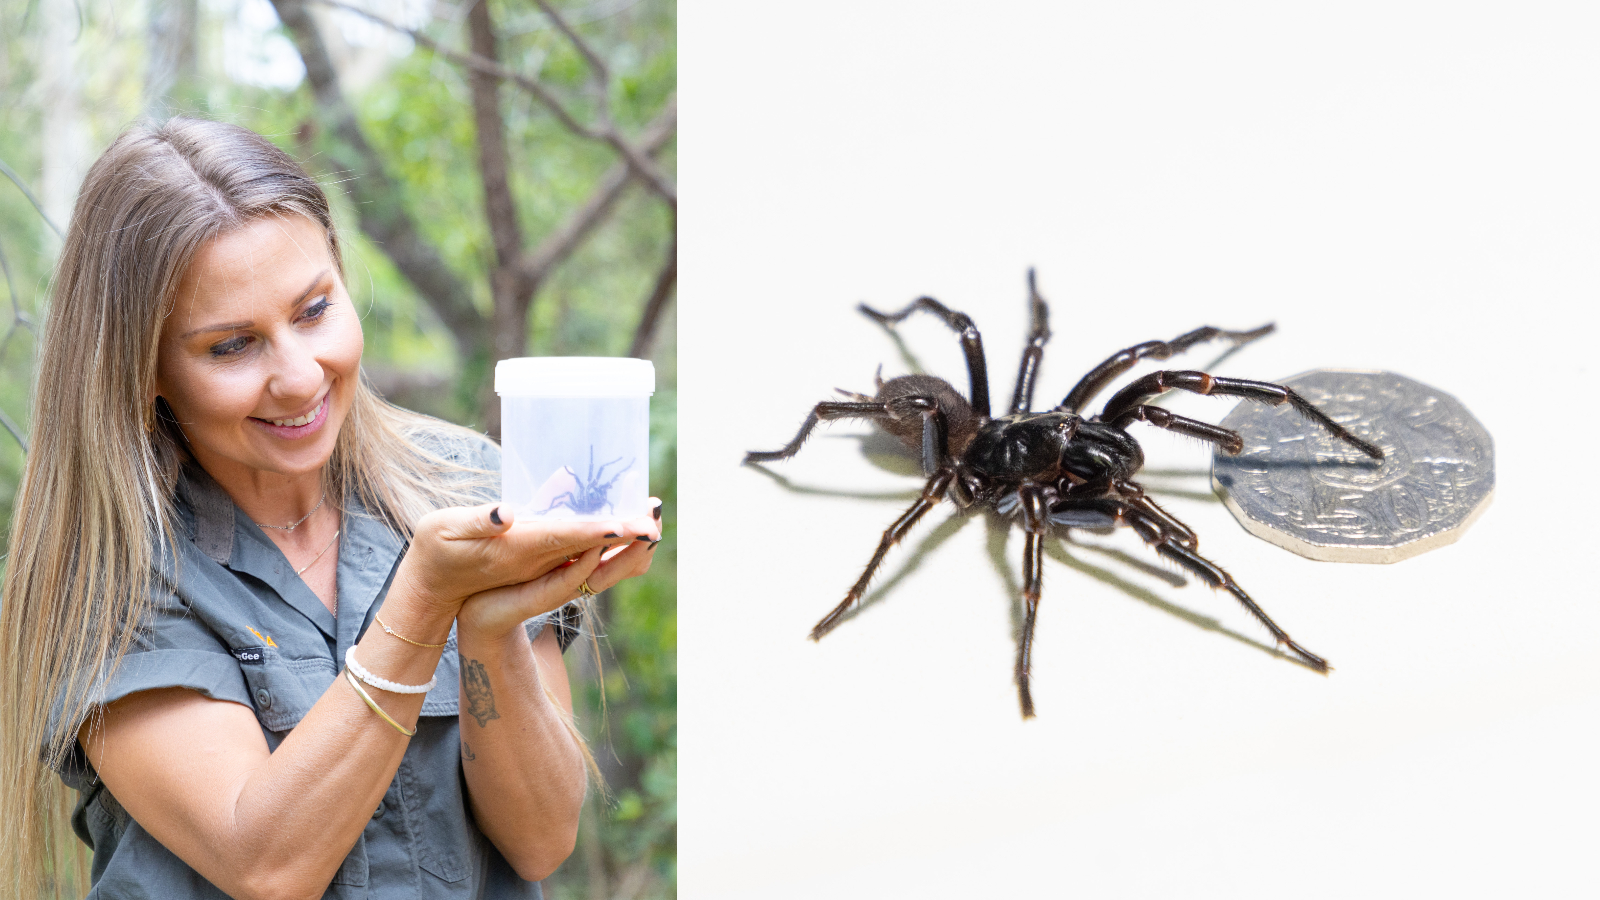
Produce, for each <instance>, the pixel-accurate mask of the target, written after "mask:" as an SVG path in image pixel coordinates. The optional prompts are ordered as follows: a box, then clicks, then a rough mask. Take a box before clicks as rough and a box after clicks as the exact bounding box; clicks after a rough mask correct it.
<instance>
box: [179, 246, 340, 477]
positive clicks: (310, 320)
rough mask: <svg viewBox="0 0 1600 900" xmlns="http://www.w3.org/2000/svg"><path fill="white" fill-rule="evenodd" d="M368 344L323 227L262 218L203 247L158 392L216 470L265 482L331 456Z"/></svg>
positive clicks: (183, 293)
mask: <svg viewBox="0 0 1600 900" xmlns="http://www.w3.org/2000/svg"><path fill="white" fill-rule="evenodd" d="M361 347H362V339H361V322H360V319H359V317H358V316H357V315H356V311H355V309H353V308H352V307H351V304H350V297H349V295H348V294H346V293H345V289H344V282H343V281H342V280H341V279H340V278H339V272H338V267H337V266H336V265H335V264H334V261H333V259H332V257H331V256H330V255H329V250H328V242H327V238H326V236H325V235H324V233H323V230H322V228H321V226H319V225H317V224H316V223H314V222H312V221H310V220H308V219H304V218H300V217H298V216H285V217H270V218H264V219H259V220H257V221H255V222H252V223H250V224H248V225H245V226H244V227H243V228H240V229H238V230H235V231H232V232H228V233H227V234H223V235H221V236H219V237H217V238H215V239H213V240H212V241H210V242H209V243H207V244H205V245H204V246H203V247H201V248H200V251H199V252H198V253H196V254H195V258H194V262H193V263H192V264H191V265H190V266H189V270H188V272H186V273H185V275H184V278H183V282H182V284H181V285H180V286H179V290H178V296H177V298H176V301H175V302H174V305H173V310H172V312H171V313H170V314H169V315H168V316H167V318H166V320H165V321H164V322H163V323H162V328H161V349H160V357H159V359H158V361H157V367H156V392H157V393H158V394H160V395H161V396H162V397H165V398H166V400H167V403H168V404H170V405H171V407H172V411H173V414H174V415H175V416H176V417H177V419H178V422H179V423H181V424H182V426H183V431H184V434H185V435H186V436H187V437H188V439H189V444H190V448H191V450H192V451H193V453H194V455H195V458H196V459H197V460H198V461H199V463H200V465H202V466H203V467H204V468H205V470H206V471H207V472H209V473H210V474H211V475H212V477H214V478H216V479H217V480H218V481H219V482H220V483H222V484H223V486H224V487H229V488H237V489H248V488H246V486H247V485H250V486H254V487H256V488H262V487H266V486H267V485H268V484H270V483H271V482H272V481H273V479H271V477H270V476H271V475H281V476H289V477H293V476H301V475H307V474H312V473H316V472H317V471H319V470H320V469H321V468H322V466H323V465H324V464H326V463H327V461H328V458H329V457H330V456H331V455H332V454H333V446H334V441H335V439H336V438H337V437H338V434H339V426H340V425H341V424H343V422H344V419H345V416H346V415H347V414H348V413H349V411H350V404H351V401H352V398H353V396H354V391H355V386H356V379H357V378H358V377H359V376H358V373H359V371H360V364H361ZM263 475H267V476H268V478H267V479H266V480H265V481H263V480H262V476H263Z"/></svg>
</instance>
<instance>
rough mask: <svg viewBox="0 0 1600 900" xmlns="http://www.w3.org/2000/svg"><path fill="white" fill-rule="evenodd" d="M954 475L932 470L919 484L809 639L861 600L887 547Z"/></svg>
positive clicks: (819, 637)
mask: <svg viewBox="0 0 1600 900" xmlns="http://www.w3.org/2000/svg"><path fill="white" fill-rule="evenodd" d="M954 477H955V469H954V468H952V467H950V466H946V467H944V468H941V469H940V470H939V471H937V472H935V473H933V477H931V478H929V479H928V483H927V484H925V485H924V486H923V488H922V496H921V497H918V498H917V502H915V503H913V504H911V508H910V509H907V510H906V511H905V512H904V513H902V514H901V516H900V518H898V519H896V520H895V521H894V524H893V525H890V526H889V527H888V528H887V529H885V530H884V532H883V538H882V539H881V540H879V541H878V549H877V551H876V552H875V553H873V554H872V560H871V561H870V562H868V563H867V568H866V570H865V571H863V572H862V573H861V577H860V578H858V579H856V583H855V584H854V585H853V586H852V587H851V588H850V592H849V593H848V594H845V597H844V602H842V603H840V604H839V605H838V606H836V607H834V608H833V611H832V612H830V613H828V614H827V615H825V616H823V617H822V620H821V621H819V622H817V624H816V626H815V627H814V628H812V629H811V639H812V640H813V641H819V640H822V636H823V635H825V634H827V633H828V632H830V631H832V630H833V629H834V628H836V627H838V625H839V623H840V622H842V621H844V616H845V613H848V612H849V611H850V608H851V607H853V606H855V605H856V604H857V603H859V602H861V598H862V597H863V596H865V595H866V593H867V585H868V583H870V582H871V581H872V576H873V575H875V574H877V572H878V567H879V566H880V565H882V564H883V558H884V556H886V555H888V553H889V548H890V547H893V546H894V545H895V544H898V543H899V542H900V539H901V538H903V537H905V536H906V532H908V531H910V530H911V528H912V526H914V525H916V524H917V520H918V519H921V518H922V517H923V516H924V515H926V514H927V512H928V510H930V509H933V507H934V504H936V503H938V502H939V501H940V500H943V499H944V494H945V491H946V490H947V489H948V488H949V487H950V482H951V480H952V479H953V478H954Z"/></svg>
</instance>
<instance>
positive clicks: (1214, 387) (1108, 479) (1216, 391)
mask: <svg viewBox="0 0 1600 900" xmlns="http://www.w3.org/2000/svg"><path fill="white" fill-rule="evenodd" d="M1028 292H1029V302H1030V305H1031V311H1032V330H1031V333H1030V335H1029V338H1028V343H1027V346H1026V347H1025V348H1024V350H1023V353H1022V365H1021V369H1020V371H1019V373H1018V375H1017V387H1016V392H1015V393H1014V394H1013V395H1012V398H1011V407H1010V411H1009V412H1008V413H1007V414H1005V415H1003V416H990V415H989V378H988V372H987V366H986V361H985V358H984V354H983V339H982V337H981V336H980V335H979V334H978V329H977V327H976V326H974V325H973V324H972V319H971V318H970V317H968V316H967V315H966V314H965V313H960V312H955V311H953V310H950V309H946V308H945V307H944V305H943V304H941V303H939V302H938V301H937V300H934V299H933V298H931V297H922V298H919V299H918V300H916V301H915V302H913V303H912V304H911V305H910V306H907V307H906V308H905V309H903V310H901V311H900V312H897V313H893V314H887V313H881V312H878V311H876V310H873V309H870V308H868V307H866V306H864V305H863V306H862V307H861V311H862V312H863V313H865V314H866V315H867V316H868V317H870V318H872V319H874V320H875V321H877V322H879V323H881V324H883V325H884V326H886V327H892V326H893V325H894V324H895V323H896V322H899V321H900V320H902V319H904V318H906V317H907V316H909V315H911V314H912V313H914V312H917V311H918V310H923V311H926V312H929V313H932V314H934V315H936V316H938V317H940V318H941V319H943V320H944V322H945V324H946V325H948V326H950V328H951V329H953V330H954V331H956V332H957V333H958V334H959V335H960V337H961V347H962V351H963V352H964V353H965V355H966V359H967V375H968V378H969V380H970V389H969V391H968V395H967V396H965V397H963V396H962V395H961V393H960V392H959V391H957V390H956V389H955V388H954V387H953V386H951V385H950V383H949V382H947V381H945V380H943V379H941V378H936V377H934V376H931V375H903V376H901V377H899V378H892V379H890V380H888V381H884V380H882V379H881V378H880V379H879V380H878V392H877V394H875V395H872V396H868V395H866V394H855V393H849V392H845V395H846V396H847V397H849V398H850V399H849V400H846V401H824V402H822V403H818V404H817V405H816V407H814V408H813V409H812V410H811V415H810V416H808V417H807V418H806V420H805V422H804V424H802V425H801V426H800V431H799V433H798V434H796V435H795V437H794V440H792V441H790V442H789V443H788V445H787V446H785V447H784V448H783V449H781V450H774V451H770V452H751V453H748V454H746V455H745V458H744V461H745V462H746V463H755V462H769V461H772V460H778V459H787V458H789V457H791V456H793V455H795V453H797V452H799V450H800V445H801V444H803V443H804V442H805V439H806V437H807V436H808V435H809V434H810V433H811V431H812V429H814V428H815V427H816V425H817V423H818V422H820V421H824V420H831V419H851V418H857V419H870V420H872V421H874V422H877V423H878V424H879V425H880V426H882V427H883V428H884V429H885V430H886V431H888V432H889V433H891V434H893V435H895V436H896V437H898V438H899V439H900V440H901V441H902V442H903V443H904V444H905V445H906V446H907V447H908V448H910V449H911V450H913V451H914V452H916V453H918V454H919V455H920V456H921V458H922V469H923V472H924V474H926V475H927V476H928V480H927V483H926V484H925V485H924V486H923V489H922V496H921V497H919V498H918V499H917V502H916V503H914V504H912V506H911V508H910V509H908V510H906V511H905V513H904V514H902V515H901V516H900V518H899V519H898V520H896V521H895V523H894V524H893V525H890V526H889V528H888V530H886V531H885V532H884V533H883V539H882V540H880V541H879V542H878V549H877V552H876V553H874V554H873V555H872V560H871V561H870V562H868V563H867V568H866V571H864V572H862V573H861V577H860V578H859V579H857V580H856V583H855V585H854V586H853V587H851V588H850V592H849V593H848V594H846V595H845V598H844V601H843V602H842V603H840V604H839V605H838V606H837V607H835V608H834V609H833V611H832V612H830V613H828V615H826V616H824V617H823V619H822V621H820V622H818V623H817V625H816V627H815V628H813V629H812V630H811V637H812V638H813V639H817V638H820V637H822V636H823V635H824V634H827V633H828V632H829V631H831V630H833V628H834V627H835V626H837V625H838V624H839V622H840V621H841V620H842V618H843V616H844V615H845V613H847V612H848V611H849V610H850V609H851V608H852V607H853V606H855V604H856V603H858V602H859V601H860V600H861V598H862V596H863V595H864V594H865V593H866V590H867V584H868V583H869V582H870V581H871V580H872V576H873V574H874V573H875V572H876V571H877V570H878V567H879V566H880V565H881V564H882V563H883V558H884V556H885V555H886V554H887V553H888V551H889V548H890V547H892V546H894V544H895V543H897V542H898V541H899V540H900V539H901V538H902V537H904V536H905V534H906V532H908V531H910V529H911V527H912V526H913V525H915V524H916V522H917V520H918V519H920V518H922V516H923V515H924V514H925V513H927V511H928V510H929V509H932V508H933V506H934V504H936V503H938V502H939V501H940V500H944V499H946V498H948V499H950V500H951V501H953V502H954V503H956V504H957V505H958V506H961V507H969V506H973V505H978V506H982V507H986V508H989V509H992V510H994V511H995V512H997V513H999V514H1000V515H1002V516H1006V517H1011V518H1015V519H1016V520H1017V522H1018V524H1020V525H1021V527H1022V530H1023V532H1024V534H1025V535H1026V545H1025V547H1024V550H1023V566H1022V567H1023V602H1024V604H1025V606H1026V614H1025V617H1024V620H1023V626H1022V636H1021V639H1020V640H1019V642H1018V647H1017V668H1016V677H1017V690H1018V693H1019V695H1020V698H1021V702H1022V714H1023V715H1024V716H1032V715H1033V697H1032V695H1031V693H1030V691H1029V687H1028V671H1029V656H1030V653H1031V651H1032V645H1033V628H1034V621H1035V616H1036V614H1037V612H1038V606H1039V592H1040V564H1041V562H1042V556H1043V547H1044V537H1045V535H1047V534H1049V533H1050V532H1051V531H1052V530H1053V529H1058V528H1074V527H1076V528H1109V527H1112V526H1116V525H1128V526H1130V527H1132V528H1133V529H1134V531H1136V532H1137V533H1138V534H1139V536H1140V537H1141V538H1143V539H1144V540H1145V541H1146V542H1147V543H1149V544H1150V545H1151V546H1153V547H1154V548H1155V550H1156V552H1157V553H1159V554H1161V555H1162V556H1165V557H1167V558H1168V559H1171V560H1172V561H1174V562H1176V563H1177V564H1178V565H1179V566H1182V567H1183V568H1185V569H1187V570H1189V571H1190V572H1193V573H1194V574H1195V575H1196V576H1198V577H1199V578H1201V579H1202V580H1204V581H1205V582H1206V583H1207V584H1209V585H1211V586H1212V587H1213V588H1221V589H1223V590H1226V591H1228V592H1229V593H1230V594H1232V595H1233V596H1234V597H1235V598H1237V599H1238V600H1239V602H1240V603H1242V604H1244V607H1245V608H1246V609H1247V610H1249V611H1250V613H1251V615H1253V616H1255V617H1256V619H1257V620H1258V621H1259V622H1260V623H1261V624H1262V625H1264V626H1266V628H1267V630H1268V631H1270V632H1272V636H1273V638H1274V639H1275V640H1276V641H1277V642H1278V643H1280V644H1282V645H1284V646H1286V647H1288V648H1289V650H1290V651H1291V652H1293V653H1294V654H1295V655H1296V656H1298V657H1299V658H1300V659H1301V660H1302V661H1303V662H1304V663H1306V664H1307V665H1309V666H1310V667H1312V668H1313V669H1316V670H1317V671H1319V672H1326V671H1327V669H1328V663H1327V662H1326V661H1325V660H1323V659H1322V657H1320V656H1317V655H1316V654H1314V653H1312V652H1310V651H1309V650H1306V649H1305V648H1304V647H1301V646H1300V645H1299V644H1297V643H1295V642H1294V641H1292V640H1290V638H1289V635H1288V634H1287V633H1286V632H1284V630H1283V629H1281V628H1279V627H1278V626H1277V625H1276V624H1275V623H1274V622H1273V621H1272V619H1270V618H1268V617H1267V614H1266V613H1265V612H1263V611H1262V610H1261V607H1259V606H1257V605H1256V604H1255V601H1253V600H1251V599H1250V596H1249V595H1248V594H1246V593H1245V592H1244V590H1243V589H1242V588H1240V587H1239V586H1238V584H1236V583H1234V581H1233V578H1232V577H1230V576H1229V575H1228V573H1226V572H1224V571H1223V570H1222V569H1221V568H1219V567H1218V566H1217V565H1216V564H1214V563H1212V562H1210V561H1209V560H1206V559H1205V558H1203V557H1201V556H1200V554H1199V553H1197V552H1195V551H1196V548H1197V547H1198V546H1199V543H1200V542H1199V538H1197V537H1196V536H1195V533H1194V532H1193V531H1191V530H1189V528H1188V526H1186V525H1184V524H1183V523H1182V522H1179V521H1178V520H1177V519H1175V518H1173V517H1172V516H1171V515H1169V514H1167V513H1166V512H1165V511H1164V510H1162V509H1161V508H1160V507H1159V506H1157V505H1156V504H1155V502H1154V501H1153V500H1151V499H1150V498H1149V497H1148V496H1146V495H1145V492H1144V489H1143V488H1141V487H1140V486H1139V485H1138V483H1136V482H1135V481H1134V480H1133V476H1134V475H1136V474H1138V472H1139V470H1140V468H1142V467H1143V466H1144V453H1143V452H1142V451H1141V450H1140V449H1139V443H1138V441H1136V440H1134V439H1133V437H1132V436H1131V435H1130V434H1128V432H1127V427H1128V426H1129V425H1131V424H1132V423H1134V422H1145V423H1147V424H1150V425H1153V426H1155V427H1157V428H1162V429H1166V430H1168V431H1173V432H1177V433H1178V434H1185V435H1189V436H1190V437H1195V438H1199V439H1200V440H1202V441H1207V442H1209V443H1213V444H1217V445H1218V446H1220V447H1222V449H1223V450H1225V451H1227V452H1229V453H1237V452H1239V450H1240V449H1241V448H1242V446H1243V441H1242V440H1241V439H1240V437H1239V435H1238V434H1237V433H1235V432H1233V431H1229V430H1228V429H1226V428H1222V427H1220V426H1217V425H1212V424H1209V423H1207V422H1201V421H1199V420H1197V419H1190V418H1187V417H1184V416H1180V415H1177V414H1175V413H1172V412H1169V411H1168V410H1166V409H1164V408H1162V407H1159V406H1152V405H1149V404H1147V403H1146V402H1145V401H1147V400H1150V399H1152V398H1154V397H1155V396H1157V395H1158V394H1161V393H1163V392H1165V391H1169V390H1181V391H1190V392H1193V393H1197V394H1213V395H1218V396H1228V397H1242V398H1245V399H1247V400H1258V401H1262V402H1266V403H1273V404H1279V403H1289V404H1290V405H1292V406H1293V407H1294V408H1295V409H1296V410H1298V411H1299V412H1300V413H1301V414H1302V415H1304V416H1306V417H1307V418H1309V419H1311V420H1312V421H1314V422H1316V423H1317V424H1318V425H1320V426H1321V427H1323V428H1326V429H1327V430H1328V431H1329V432H1331V433H1332V434H1333V435H1334V436H1335V437H1337V438H1339V439H1340V440H1342V441H1344V442H1346V443H1348V444H1350V445H1351V446H1352V447H1355V448H1356V449H1357V450H1359V451H1361V452H1362V453H1365V454H1366V455H1368V456H1370V457H1372V458H1374V459H1382V458H1383V450H1382V449H1380V448H1379V447H1377V446H1375V445H1373V444H1370V443H1368V442H1366V441H1364V440H1362V439H1361V438H1358V437H1356V436H1355V435H1353V434H1351V433H1350V432H1349V431H1347V430H1346V429H1345V428H1344V427H1343V426H1341V425H1339V424H1338V423H1337V422H1334V421H1333V420H1332V419H1330V418H1328V416H1327V414H1326V413H1324V412H1322V410H1320V409H1317V408H1316V407H1315V406H1312V405H1311V404H1310V403H1309V402H1307V401H1306V400H1305V398H1303V397H1301V396H1300V395H1299V394H1296V393H1295V392H1294V391H1292V390H1290V389H1289V388H1286V387H1284V386H1282V385H1277V384H1269V383H1267V382H1264V381H1245V380H1242V379H1237V378H1219V377H1216V376H1213V375H1208V374H1206V373H1205V372H1196V371H1170V370H1162V371H1159V372H1152V373H1151V374H1149V375H1146V376H1144V377H1142V378H1139V379H1136V380H1135V381H1133V382H1132V383H1130V384H1128V385H1127V386H1126V387H1124V388H1123V389H1122V390H1120V391H1118V392H1117V393H1116V394H1114V395H1112V397H1111V399H1110V400H1109V401H1107V403H1106V405H1105V407H1104V408H1103V409H1102V410H1101V411H1100V413H1099V414H1098V415H1092V416H1087V417H1086V416H1084V415H1082V414H1081V410H1082V409H1083V407H1084V406H1085V405H1087V404H1088V403H1089V401H1090V400H1092V399H1094V397H1095V396H1096V395H1097V394H1099V393H1100V392H1101V391H1102V390H1104V389H1105V388H1106V386H1107V385H1109V384H1110V383H1111V382H1112V380H1114V379H1115V378H1116V377H1117V376H1119V375H1121V374H1123V373H1124V372H1126V371H1128V370H1129V369H1130V368H1132V367H1133V365H1134V363H1136V362H1138V361H1139V360H1141V359H1166V358H1168V357H1170V356H1172V355H1173V354H1175V353H1181V352H1183V351H1184V350H1187V349H1189V348H1190V347H1192V346H1194V345H1195V344H1198V343H1201V342H1204V341H1210V340H1215V339H1217V338H1224V339H1226V340H1229V341H1232V342H1233V343H1234V344H1236V345H1237V344H1243V343H1245V342H1247V341H1252V340H1255V339H1256V338H1259V337H1261V336H1263V335H1265V334H1267V333H1269V332H1270V331H1272V326H1271V325H1270V324H1269V325H1263V326H1262V327H1260V328H1257V329H1255V330H1254V331H1223V330H1221V329H1218V328H1211V327H1205V328H1197V329H1195V330H1194V331H1191V332H1189V333H1187V334H1184V335H1182V336H1180V337H1177V338H1174V339H1173V340H1171V341H1147V342H1146V343H1143V344H1138V345H1136V346H1133V347H1129V348H1127V349H1126V350H1122V351H1119V352H1117V353H1114V354H1112V355H1111V357H1110V358H1108V359H1107V360H1106V361H1105V362H1103V363H1101V364H1100V365H1098V366H1096V367H1095V368H1094V369H1093V370H1091V371H1090V372H1089V374H1087V375H1085V376H1084V377H1083V378H1082V379H1081V380H1080V381H1079V382H1078V384H1077V386H1076V387H1074V388H1073V389H1072V390H1071V391H1070V392H1068V394H1067V396H1066V399H1064V400H1062V401H1061V403H1060V404H1059V405H1057V406H1056V407H1054V408H1052V409H1050V410H1049V411H1047V412H1032V411H1031V407H1032V404H1033V388H1034V376H1035V374H1036V373H1037V372H1038V368H1039V360H1040V359H1041V358H1042V357H1043V355H1044V345H1045V342H1046V341H1048V340H1049V339H1050V329H1049V326H1048V310H1047V309H1046V307H1045V303H1044V300H1043V299H1042V298H1041V297H1040V296H1039V293H1038V291H1037V290H1036V289H1035V286H1034V279H1033V273H1032V272H1029V273H1028Z"/></svg>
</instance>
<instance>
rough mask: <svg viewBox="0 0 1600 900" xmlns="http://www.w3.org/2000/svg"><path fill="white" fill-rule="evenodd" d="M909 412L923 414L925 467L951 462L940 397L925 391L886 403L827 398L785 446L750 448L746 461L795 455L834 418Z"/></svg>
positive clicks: (895, 415) (925, 470) (898, 415)
mask: <svg viewBox="0 0 1600 900" xmlns="http://www.w3.org/2000/svg"><path fill="white" fill-rule="evenodd" d="M910 415H919V416H921V417H922V471H923V473H924V474H928V475H932V474H933V473H934V472H935V471H937V470H938V469H939V468H940V467H942V466H944V465H945V464H946V463H947V462H949V459H950V452H949V450H948V446H949V445H948V434H949V429H948V428H947V427H946V425H945V420H944V412H943V411H942V410H940V409H939V401H938V400H937V399H936V398H934V397H931V396H928V395H926V394H913V395H911V396H907V397H897V398H895V399H894V400H890V401H887V402H884V403H876V402H874V403H845V402H841V401H838V400H824V401H822V402H821V403H818V404H817V405H816V406H815V407H813V408H812V410H811V415H809V416H806V420H805V421H804V422H802V423H800V431H799V433H797V434H796V435H795V436H794V440H792V441H790V442H789V443H787V444H785V445H784V446H783V449H781V450H751V451H749V452H748V453H746V454H745V455H744V463H745V465H749V464H750V463H758V462H773V461H775V460H780V459H788V458H789V457H791V456H794V455H795V454H796V453H799V452H800V447H801V445H803V444H804V443H805V442H806V438H807V437H810V435H811V432H812V430H813V429H815V428H816V427H817V423H819V422H824V421H829V422H831V421H833V420H835V419H899V418H904V417H906V416H910Z"/></svg>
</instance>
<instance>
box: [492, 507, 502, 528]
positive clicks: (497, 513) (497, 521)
mask: <svg viewBox="0 0 1600 900" xmlns="http://www.w3.org/2000/svg"><path fill="white" fill-rule="evenodd" d="M489 521H491V522H493V523H495V524H496V525H503V524H505V523H504V522H503V521H501V519H500V507H498V506H496V507H495V508H494V509H491V510H489Z"/></svg>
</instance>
